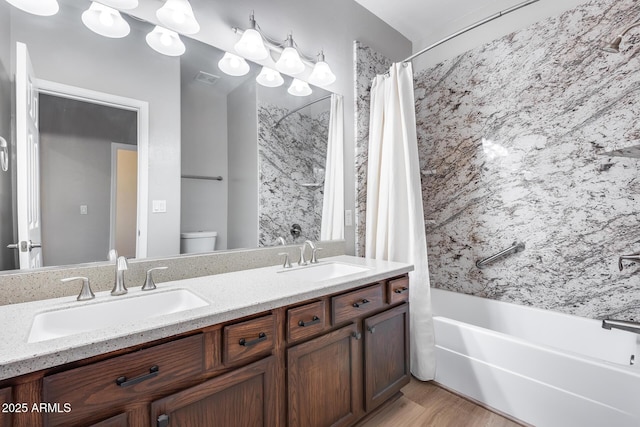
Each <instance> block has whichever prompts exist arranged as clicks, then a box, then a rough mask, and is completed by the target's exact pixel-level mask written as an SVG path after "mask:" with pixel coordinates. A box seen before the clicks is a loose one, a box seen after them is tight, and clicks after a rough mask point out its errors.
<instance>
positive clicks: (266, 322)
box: [223, 314, 276, 363]
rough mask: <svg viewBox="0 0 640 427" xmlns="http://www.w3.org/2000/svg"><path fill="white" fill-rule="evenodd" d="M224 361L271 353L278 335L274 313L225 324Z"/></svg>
mask: <svg viewBox="0 0 640 427" xmlns="http://www.w3.org/2000/svg"><path fill="white" fill-rule="evenodd" d="M223 331H224V332H223V334H224V346H223V348H224V350H223V351H224V353H223V358H224V363H232V362H235V361H238V360H241V359H244V358H247V357H252V356H256V355H259V354H263V353H269V352H271V350H272V349H273V346H274V343H275V337H276V323H275V318H274V316H273V315H272V314H270V315H268V316H263V317H259V318H257V319H251V320H247V321H246V322H242V323H236V324H234V325H229V326H225V327H224V330H223Z"/></svg>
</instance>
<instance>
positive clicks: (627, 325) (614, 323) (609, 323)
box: [602, 319, 640, 334]
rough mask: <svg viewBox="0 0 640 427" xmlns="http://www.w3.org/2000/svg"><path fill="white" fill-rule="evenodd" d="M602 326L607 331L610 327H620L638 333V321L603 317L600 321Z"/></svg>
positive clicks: (639, 330)
mask: <svg viewBox="0 0 640 427" xmlns="http://www.w3.org/2000/svg"><path fill="white" fill-rule="evenodd" d="M602 327H603V328H604V329H607V330H609V331H610V330H611V329H620V330H622V331H627V332H633V333H634V334H640V323H636V322H629V321H627V320H615V319H604V320H603V321H602Z"/></svg>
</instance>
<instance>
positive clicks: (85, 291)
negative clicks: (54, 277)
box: [60, 276, 96, 301]
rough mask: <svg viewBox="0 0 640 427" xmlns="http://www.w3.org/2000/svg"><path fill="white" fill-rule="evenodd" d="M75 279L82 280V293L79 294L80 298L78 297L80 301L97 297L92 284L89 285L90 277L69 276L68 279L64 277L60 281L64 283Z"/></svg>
mask: <svg viewBox="0 0 640 427" xmlns="http://www.w3.org/2000/svg"><path fill="white" fill-rule="evenodd" d="M74 280H82V289H81V290H80V293H79V294H78V298H76V299H77V300H78V301H88V300H90V299H94V298H95V297H96V296H95V294H94V293H93V292H92V291H91V286H89V278H88V277H82V276H78V277H67V278H66V279H62V280H60V281H61V282H62V283H67V282H72V281H74Z"/></svg>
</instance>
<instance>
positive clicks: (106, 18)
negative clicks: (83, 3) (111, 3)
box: [99, 10, 114, 27]
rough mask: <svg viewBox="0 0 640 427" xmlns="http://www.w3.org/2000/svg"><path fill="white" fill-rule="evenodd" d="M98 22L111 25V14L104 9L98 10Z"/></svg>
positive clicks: (107, 25)
mask: <svg viewBox="0 0 640 427" xmlns="http://www.w3.org/2000/svg"><path fill="white" fill-rule="evenodd" d="M99 20H100V23H101V24H102V25H104V26H105V27H113V22H114V19H113V15H112V14H111V13H109V12H108V11H106V10H103V11H101V12H100V18H99Z"/></svg>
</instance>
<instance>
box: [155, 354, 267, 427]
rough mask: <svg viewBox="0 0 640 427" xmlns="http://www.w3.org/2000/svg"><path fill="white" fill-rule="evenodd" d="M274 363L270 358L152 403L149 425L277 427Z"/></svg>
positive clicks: (163, 426)
mask: <svg viewBox="0 0 640 427" xmlns="http://www.w3.org/2000/svg"><path fill="white" fill-rule="evenodd" d="M275 375H276V361H275V356H270V357H267V358H265V359H262V360H260V361H258V362H254V363H252V364H250V365H247V366H245V367H242V368H239V369H236V370H234V371H231V372H229V373H227V374H224V375H221V376H219V377H215V378H213V379H210V380H208V381H205V382H203V383H201V384H198V385H196V386H194V387H191V388H188V389H186V390H183V391H181V392H178V393H175V394H172V395H170V396H167V397H165V398H163V399H159V400H156V401H154V402H152V403H151V425H157V426H158V427H185V426H214V425H218V426H225V427H236V426H237V427H242V426H265V427H276V419H277V417H276V411H277V410H278V406H277V401H276V396H277V393H278V390H277V389H276V387H275V386H276V384H277V383H276V381H275Z"/></svg>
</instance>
